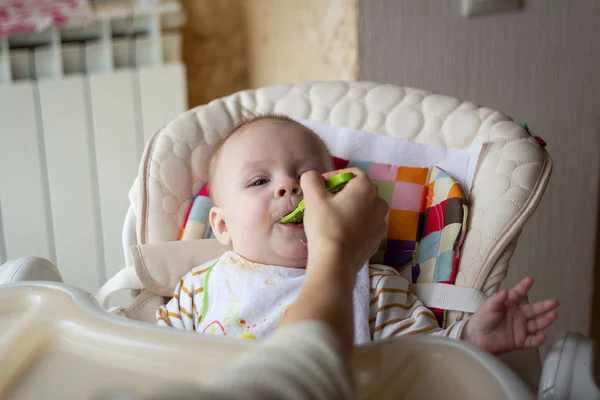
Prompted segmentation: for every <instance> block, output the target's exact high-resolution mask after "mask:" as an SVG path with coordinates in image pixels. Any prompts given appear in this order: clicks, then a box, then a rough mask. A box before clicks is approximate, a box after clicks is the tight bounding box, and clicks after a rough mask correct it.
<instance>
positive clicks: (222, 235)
mask: <svg viewBox="0 0 600 400" xmlns="http://www.w3.org/2000/svg"><path fill="white" fill-rule="evenodd" d="M208 221H209V222H210V227H211V228H212V231H213V233H214V234H215V237H216V238H217V240H218V241H219V243H221V244H222V245H225V246H229V245H231V236H229V231H228V230H227V222H226V221H225V215H224V214H223V210H222V209H221V208H219V207H211V209H210V211H209V214H208Z"/></svg>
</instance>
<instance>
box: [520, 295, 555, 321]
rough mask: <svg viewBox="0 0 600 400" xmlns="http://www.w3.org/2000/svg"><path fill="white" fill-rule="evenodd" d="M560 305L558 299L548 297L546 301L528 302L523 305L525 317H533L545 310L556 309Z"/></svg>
mask: <svg viewBox="0 0 600 400" xmlns="http://www.w3.org/2000/svg"><path fill="white" fill-rule="evenodd" d="M557 307H558V300H556V299H548V300H544V301H538V302H536V303H533V304H527V305H524V306H522V307H521V310H522V311H523V315H525V318H527V319H532V318H535V317H537V316H538V315H541V314H543V313H545V312H548V311H552V310H555V309H556V308H557Z"/></svg>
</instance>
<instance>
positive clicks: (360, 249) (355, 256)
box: [300, 168, 388, 275]
mask: <svg viewBox="0 0 600 400" xmlns="http://www.w3.org/2000/svg"><path fill="white" fill-rule="evenodd" d="M344 172H352V173H353V174H354V175H356V177H355V178H354V179H352V180H351V181H350V182H348V183H347V184H346V186H345V187H344V188H343V189H342V190H341V191H339V192H337V193H335V194H332V193H329V192H328V191H327V190H326V188H325V179H327V178H329V177H331V176H333V175H336V174H340V173H344ZM300 186H301V187H302V191H303V193H304V203H305V207H306V209H305V212H304V230H305V232H306V237H307V246H308V256H309V259H310V258H311V256H313V255H315V254H319V253H321V252H323V251H325V252H334V253H336V254H342V255H343V256H342V259H343V261H344V268H345V269H346V270H348V271H349V272H350V273H352V274H354V275H355V274H356V272H358V270H359V269H360V267H361V266H362V265H363V264H364V262H365V261H367V260H368V259H369V257H371V256H372V255H373V254H374V253H375V252H376V251H377V249H378V247H379V244H380V242H381V239H382V238H383V236H384V234H385V232H386V226H387V224H386V221H385V216H386V215H387V212H388V206H387V203H386V202H385V201H384V200H383V199H382V198H381V197H379V195H378V194H377V186H375V184H374V183H373V182H372V181H371V180H370V179H369V177H368V176H367V175H366V174H365V173H364V172H363V171H362V170H361V169H359V168H347V169H344V170H339V171H333V172H328V173H326V174H324V175H323V176H322V175H320V174H319V173H317V172H316V171H309V172H306V173H305V174H303V175H302V178H301V180H300Z"/></svg>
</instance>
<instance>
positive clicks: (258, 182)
mask: <svg viewBox="0 0 600 400" xmlns="http://www.w3.org/2000/svg"><path fill="white" fill-rule="evenodd" d="M267 183H269V180H268V179H264V178H261V179H257V180H255V181H254V182H252V186H262V185H266V184H267Z"/></svg>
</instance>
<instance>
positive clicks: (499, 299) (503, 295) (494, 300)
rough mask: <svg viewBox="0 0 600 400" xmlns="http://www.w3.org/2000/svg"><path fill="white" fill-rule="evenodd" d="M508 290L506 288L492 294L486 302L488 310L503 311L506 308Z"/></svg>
mask: <svg viewBox="0 0 600 400" xmlns="http://www.w3.org/2000/svg"><path fill="white" fill-rule="evenodd" d="M507 299H508V290H506V289H504V290H501V291H499V292H497V293H494V294H493V295H491V296H490V297H489V298H488V299H487V301H486V302H485V307H486V309H487V310H486V311H488V312H489V311H502V310H504V309H505V308H506V300H507Z"/></svg>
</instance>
